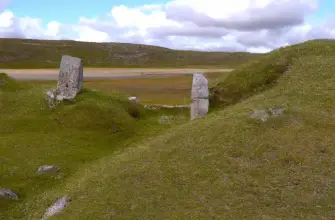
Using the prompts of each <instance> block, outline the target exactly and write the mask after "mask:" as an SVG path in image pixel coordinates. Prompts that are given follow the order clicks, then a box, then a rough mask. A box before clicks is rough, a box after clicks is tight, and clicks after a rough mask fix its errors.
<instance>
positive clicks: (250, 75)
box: [211, 40, 335, 106]
mask: <svg viewBox="0 0 335 220" xmlns="http://www.w3.org/2000/svg"><path fill="white" fill-rule="evenodd" d="M307 56H315V57H324V56H327V57H333V56H335V41H334V40H313V41H308V42H305V43H302V44H297V45H293V46H289V47H284V48H280V49H277V50H274V51H272V52H271V53H268V54H266V55H264V56H263V57H262V58H260V59H257V60H255V61H253V62H248V63H246V64H244V65H242V66H241V67H240V68H238V69H236V70H235V71H233V72H232V73H231V74H230V75H229V76H228V77H227V78H225V80H222V81H221V82H220V83H218V84H217V85H216V86H214V87H213V88H212V89H211V104H212V106H217V105H219V106H227V105H230V104H234V103H236V102H238V101H240V100H241V99H244V98H247V97H249V96H251V95H253V94H255V93H258V92H262V91H264V90H265V89H267V88H270V87H272V86H274V85H275V84H276V83H277V79H278V78H279V77H280V76H282V75H283V74H284V73H285V72H286V71H290V69H291V66H292V64H293V63H294V62H295V61H296V60H297V59H299V58H301V57H307ZM317 68H320V67H318V66H317V64H315V67H314V70H315V71H319V70H318V69H317ZM316 74H317V73H316Z"/></svg>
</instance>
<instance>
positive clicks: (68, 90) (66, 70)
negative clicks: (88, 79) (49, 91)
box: [57, 55, 84, 99]
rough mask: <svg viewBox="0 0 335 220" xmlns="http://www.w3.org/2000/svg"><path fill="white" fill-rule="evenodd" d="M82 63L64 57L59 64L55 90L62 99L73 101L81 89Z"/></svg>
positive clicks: (66, 56)
mask: <svg viewBox="0 0 335 220" xmlns="http://www.w3.org/2000/svg"><path fill="white" fill-rule="evenodd" d="M83 78H84V77H83V61H82V60H81V59H80V58H77V57H71V56H68V55H64V56H63V57H62V61H61V64H60V72H59V79H58V85H57V90H58V91H59V94H60V95H61V96H60V97H62V99H73V98H74V97H76V95H77V94H78V93H79V92H80V91H81V89H82V87H83Z"/></svg>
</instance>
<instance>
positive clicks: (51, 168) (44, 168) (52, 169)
mask: <svg viewBox="0 0 335 220" xmlns="http://www.w3.org/2000/svg"><path fill="white" fill-rule="evenodd" d="M59 170H60V168H59V167H56V166H53V165H52V166H49V165H45V166H40V167H39V168H38V170H37V174H38V175H41V174H45V173H49V174H50V173H57V172H58V171H59Z"/></svg>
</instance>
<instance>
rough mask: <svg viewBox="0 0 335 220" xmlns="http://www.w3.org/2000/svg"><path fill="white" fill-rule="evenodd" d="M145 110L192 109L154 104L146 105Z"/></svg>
mask: <svg viewBox="0 0 335 220" xmlns="http://www.w3.org/2000/svg"><path fill="white" fill-rule="evenodd" d="M144 108H145V109H160V108H168V109H173V108H179V109H183V108H190V105H161V104H153V105H144Z"/></svg>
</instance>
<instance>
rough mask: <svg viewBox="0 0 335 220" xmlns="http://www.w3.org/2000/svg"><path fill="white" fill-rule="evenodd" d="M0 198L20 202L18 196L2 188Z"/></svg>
mask: <svg viewBox="0 0 335 220" xmlns="http://www.w3.org/2000/svg"><path fill="white" fill-rule="evenodd" d="M0 198H4V199H13V200H18V199H19V197H18V195H17V194H16V193H15V192H13V191H12V190H10V189H5V188H0Z"/></svg>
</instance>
